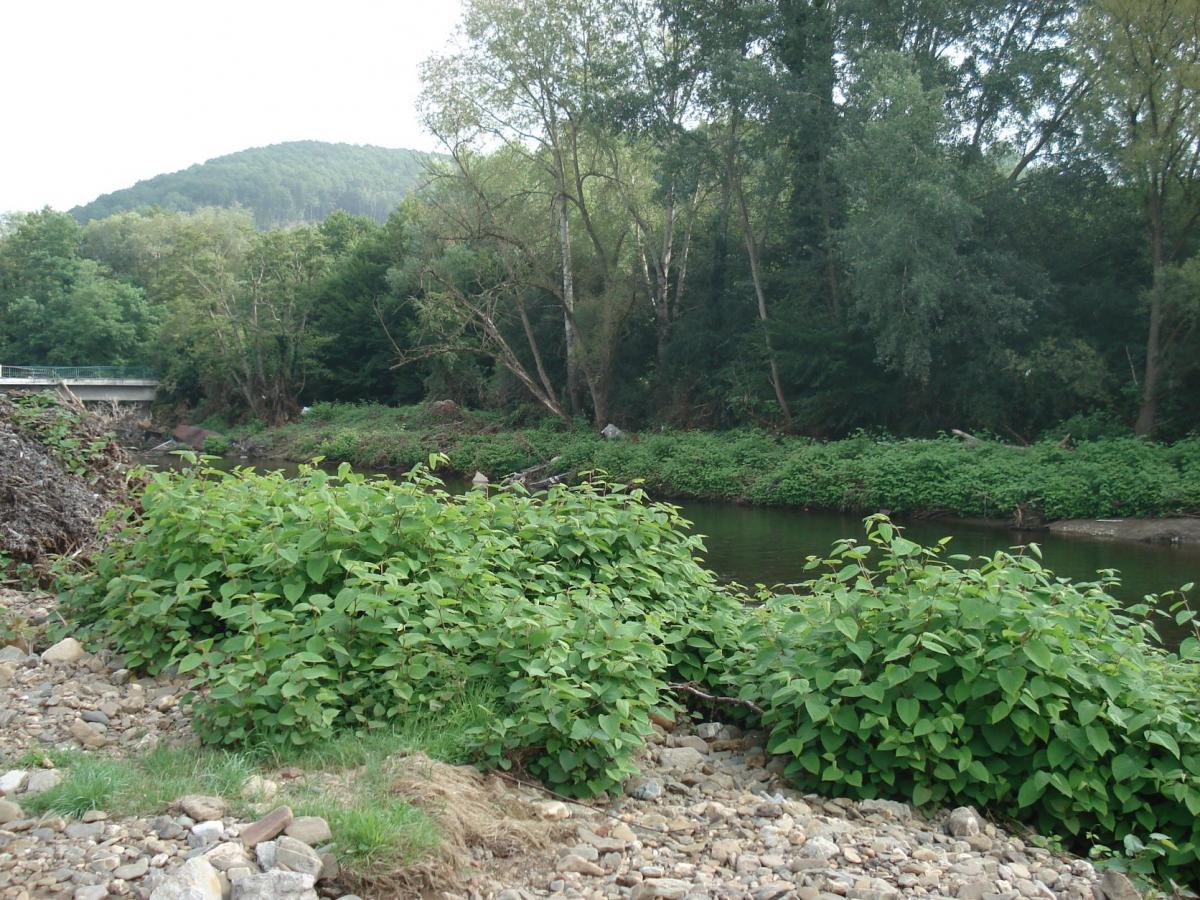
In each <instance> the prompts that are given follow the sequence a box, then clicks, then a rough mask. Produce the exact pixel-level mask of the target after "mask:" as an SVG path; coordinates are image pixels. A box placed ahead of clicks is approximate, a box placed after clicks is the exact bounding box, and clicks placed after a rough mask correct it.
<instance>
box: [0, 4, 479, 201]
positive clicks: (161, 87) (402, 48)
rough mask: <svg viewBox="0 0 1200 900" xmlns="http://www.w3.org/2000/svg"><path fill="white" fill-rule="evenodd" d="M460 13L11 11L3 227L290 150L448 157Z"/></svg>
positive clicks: (115, 7) (128, 8)
mask: <svg viewBox="0 0 1200 900" xmlns="http://www.w3.org/2000/svg"><path fill="white" fill-rule="evenodd" d="M458 15H459V0H390V2H389V0H325V2H315V0H240V2H233V0H204V2H186V0H153V2H151V0H0V212H5V211H16V210H32V209H39V208H41V207H42V206H44V205H47V204H49V205H50V206H52V207H54V208H55V209H62V210H65V209H69V208H70V207H72V206H75V205H77V204H80V203H86V202H88V201H89V200H92V199H94V198H95V197H97V196H98V195H100V194H102V193H107V192H109V191H113V190H117V189H119V188H123V187H128V186H130V185H132V184H133V183H134V182H135V181H138V180H140V179H143V178H151V177H153V176H154V175H158V174H160V173H163V172H174V171H177V170H178V169H182V168H185V167H187V166H189V165H191V164H192V163H198V162H203V161H204V160H206V159H211V158H212V157H214V156H220V155H222V154H225V153H232V152H234V151H236V150H244V149H246V148H247V147H258V146H262V145H264V144H275V143H279V142H280V141H291V140H322V141H342V142H345V143H351V144H378V145H380V146H383V147H411V148H415V149H421V150H432V149H435V147H434V143H433V139H432V138H431V137H430V136H429V135H427V134H425V133H424V132H423V131H422V129H421V126H420V125H419V124H418V122H417V116H416V111H415V103H416V99H417V94H418V92H419V90H420V82H419V78H418V74H417V68H418V65H419V64H420V62H421V61H422V60H423V59H424V58H425V57H426V56H428V55H429V54H430V53H432V52H434V51H435V50H438V49H440V48H441V47H442V45H443V44H444V43H445V42H446V40H447V39H448V38H449V36H450V34H451V32H452V30H453V27H454V24H455V23H456V21H457V19H458Z"/></svg>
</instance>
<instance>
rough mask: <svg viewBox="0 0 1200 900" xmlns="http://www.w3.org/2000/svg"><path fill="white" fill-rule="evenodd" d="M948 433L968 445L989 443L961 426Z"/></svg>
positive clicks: (1012, 447) (1016, 446)
mask: <svg viewBox="0 0 1200 900" xmlns="http://www.w3.org/2000/svg"><path fill="white" fill-rule="evenodd" d="M950 433H951V434H952V435H954V436H955V437H956V438H958V439H959V440H960V441H962V442H963V443H964V444H966V445H967V446H968V447H982V446H983V445H984V444H988V443H991V442H990V441H985V440H984V439H983V438H980V437H975V435H973V434H970V433H969V432H966V431H963V430H962V429H961V428H951V429H950ZM1018 437H1019V435H1018ZM1067 437H1068V438H1069V437H1070V435H1067ZM1064 440H1065V439H1064ZM1000 446H1001V447H1003V448H1005V449H1006V450H1028V449H1029V448H1028V447H1022V446H1021V445H1020V444H1000ZM1059 446H1065V444H1060V445H1059Z"/></svg>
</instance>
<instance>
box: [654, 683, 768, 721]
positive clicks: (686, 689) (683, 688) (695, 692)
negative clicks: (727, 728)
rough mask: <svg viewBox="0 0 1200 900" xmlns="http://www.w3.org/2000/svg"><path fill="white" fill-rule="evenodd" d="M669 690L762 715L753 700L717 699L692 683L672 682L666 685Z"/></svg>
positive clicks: (714, 695) (737, 698)
mask: <svg viewBox="0 0 1200 900" xmlns="http://www.w3.org/2000/svg"><path fill="white" fill-rule="evenodd" d="M667 687H669V688H670V689H671V690H673V691H677V692H678V693H680V694H687V695H689V696H691V697H697V698H699V699H701V700H705V701H707V702H708V703H724V704H727V705H730V706H744V707H746V708H747V709H750V710H753V711H754V712H756V713H758V714H759V715H760V716H761V715H762V712H763V708H762V707H761V706H759V705H758V704H757V703H755V702H754V701H753V700H743V699H741V698H740V697H718V696H717V695H716V694H710V693H708V692H707V691H702V690H700V688H698V687H696V683H695V682H694V681H686V682H679V681H673V682H671V683H669V684H668V685H667Z"/></svg>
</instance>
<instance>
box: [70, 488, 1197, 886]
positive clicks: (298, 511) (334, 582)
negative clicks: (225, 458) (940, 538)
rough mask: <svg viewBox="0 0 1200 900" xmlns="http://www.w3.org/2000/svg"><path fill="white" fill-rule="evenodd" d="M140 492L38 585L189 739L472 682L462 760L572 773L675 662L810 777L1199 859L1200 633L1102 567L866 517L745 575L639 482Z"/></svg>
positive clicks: (250, 741) (458, 697)
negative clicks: (808, 554)
mask: <svg viewBox="0 0 1200 900" xmlns="http://www.w3.org/2000/svg"><path fill="white" fill-rule="evenodd" d="M142 508H143V514H142V517H140V518H139V519H137V520H136V521H132V522H131V523H129V525H128V526H127V528H126V529H125V530H124V531H123V532H122V533H121V534H120V535H119V536H117V537H116V538H115V539H114V540H113V541H111V542H110V543H109V545H108V547H107V549H106V550H105V552H104V554H103V556H102V557H101V558H100V559H99V560H97V563H96V566H95V569H94V570H93V571H92V572H89V573H85V574H81V575H73V576H69V577H68V578H66V579H65V580H64V582H63V583H62V584H61V587H62V588H63V590H64V593H63V596H62V598H61V600H60V610H62V611H63V612H64V613H65V614H66V615H68V616H69V617H70V618H72V619H73V620H74V621H76V622H79V623H83V624H85V625H88V626H90V628H91V629H92V631H93V633H94V634H95V636H96V637H97V638H103V639H105V640H108V641H110V642H112V644H113V645H114V646H115V647H116V648H117V649H119V650H120V651H121V652H122V653H124V654H125V658H126V660H127V662H128V663H129V664H130V665H131V666H134V667H137V668H142V669H146V670H149V671H151V672H154V671H158V670H161V669H163V668H165V667H167V666H175V667H177V669H178V671H179V672H181V673H185V674H189V675H190V676H191V677H193V678H194V686H195V688H197V689H198V691H199V693H198V694H197V703H198V707H197V714H198V729H199V732H200V735H201V737H202V738H203V740H204V741H205V742H206V743H209V744H214V745H219V746H226V747H230V748H232V749H238V748H245V747H260V748H261V747H264V746H265V747H274V748H275V749H276V751H277V752H279V753H281V754H284V755H287V754H296V753H301V754H303V753H312V754H316V755H318V756H319V755H321V753H322V752H324V750H325V749H326V748H328V747H329V746H341V745H344V744H345V740H344V737H345V735H347V734H353V733H356V732H365V733H367V734H368V735H369V734H370V733H372V732H376V733H381V734H384V735H385V736H386V735H387V734H388V733H389V732H390V730H391V729H393V728H394V727H396V726H397V724H399V723H403V722H404V721H406V720H408V719H409V718H416V719H418V720H420V719H422V718H423V717H425V716H427V715H429V714H430V713H433V714H434V715H436V714H437V711H438V710H442V709H450V708H455V704H456V703H460V702H461V701H462V699H463V698H464V697H471V698H472V700H471V703H472V707H473V708H474V709H476V711H477V712H478V711H480V710H486V714H481V715H475V716H469V717H467V720H465V721H463V722H460V723H459V724H460V725H461V726H462V727H460V728H457V729H456V731H455V733H456V734H457V735H458V736H459V745H458V752H460V753H461V754H462V756H463V757H464V758H468V759H471V760H473V761H475V762H478V763H481V764H484V765H488V766H500V767H502V768H516V769H517V770H519V771H524V772H528V773H530V774H532V775H535V776H536V777H538V778H539V779H541V780H542V781H544V782H545V783H546V784H548V785H550V786H552V787H553V788H555V789H556V790H558V791H561V792H565V793H570V794H573V795H578V796H584V797H586V796H593V795H596V794H598V793H602V792H605V791H612V790H618V789H619V788H620V785H621V784H622V783H623V782H624V780H625V779H626V778H627V777H629V775H630V774H631V773H633V772H634V771H635V769H636V754H637V752H638V748H639V747H640V746H641V744H642V740H643V738H644V736H645V735H646V734H647V733H648V731H649V729H650V717H651V714H653V713H668V712H669V711H670V710H671V709H672V708H673V707H675V706H676V705H677V704H678V703H680V702H681V700H683V699H686V694H682V693H679V692H677V691H676V686H677V685H679V684H685V685H686V684H690V685H698V686H700V687H701V688H702V689H705V690H707V691H710V692H712V693H714V694H716V695H718V696H723V697H728V698H731V699H735V700H737V701H739V702H738V703H730V704H727V705H725V706H723V707H722V708H723V710H724V711H725V713H726V714H729V715H734V716H738V717H740V718H743V719H745V720H746V721H747V722H748V723H751V724H754V725H756V726H757V725H761V726H762V727H765V728H767V729H769V730H770V735H771V737H770V741H771V743H770V749H771V750H772V751H774V752H776V753H779V754H782V755H784V756H785V757H787V758H788V760H789V763H788V770H787V771H788V774H789V776H791V777H792V778H794V779H795V780H797V781H798V782H799V783H801V784H803V785H806V786H808V787H810V788H812V789H814V790H818V791H834V792H836V793H849V794H851V795H854V796H880V795H884V796H893V797H902V798H904V799H909V800H912V801H913V802H915V803H917V804H919V805H920V804H934V803H936V804H950V803H956V802H971V803H976V804H980V805H981V806H985V807H986V808H988V809H990V810H991V811H993V812H994V813H996V814H998V815H1002V816H1006V817H1012V818H1015V819H1019V820H1022V821H1028V822H1033V823H1036V824H1037V825H1038V827H1040V828H1042V829H1045V830H1046V831H1049V832H1052V833H1055V834H1058V835H1060V836H1061V837H1063V838H1064V839H1065V840H1067V841H1068V842H1072V843H1073V844H1074V845H1076V846H1077V847H1078V848H1079V849H1087V848H1089V847H1093V846H1095V845H1102V846H1103V847H1105V848H1108V852H1116V853H1118V854H1123V853H1126V852H1129V853H1130V854H1131V855H1132V856H1134V857H1135V858H1136V860H1137V864H1138V865H1141V866H1143V867H1144V870H1145V871H1148V872H1149V871H1154V872H1157V873H1158V874H1159V875H1171V876H1174V877H1177V878H1183V879H1186V880H1191V879H1194V878H1195V877H1196V875H1197V871H1198V866H1197V858H1198V853H1197V847H1198V846H1200V845H1198V844H1197V835H1196V833H1195V829H1196V825H1195V823H1196V821H1197V818H1196V815H1195V813H1196V811H1198V810H1200V792H1198V791H1196V789H1195V788H1194V786H1193V784H1192V782H1193V780H1194V778H1195V777H1196V775H1198V774H1200V772H1198V771H1197V765H1198V763H1197V760H1200V714H1197V712H1196V709H1195V703H1194V692H1195V685H1196V679H1197V676H1198V675H1200V668H1198V667H1197V666H1198V663H1197V647H1198V644H1197V641H1196V640H1195V639H1191V640H1188V641H1185V642H1184V644H1183V646H1182V648H1181V651H1180V653H1181V654H1182V655H1177V654H1174V653H1168V652H1166V651H1164V650H1162V649H1160V647H1159V646H1158V643H1157V640H1156V637H1155V633H1154V628H1153V622H1152V620H1151V619H1149V618H1148V615H1149V612H1148V607H1144V608H1136V609H1132V610H1128V611H1122V610H1121V609H1120V608H1119V607H1118V605H1117V603H1116V601H1115V600H1113V598H1112V597H1111V595H1110V593H1109V591H1110V590H1111V589H1112V587H1113V586H1114V583H1115V582H1114V580H1113V579H1112V578H1110V577H1105V578H1103V579H1101V580H1100V581H1098V582H1095V583H1090V584H1084V583H1079V584H1073V583H1070V582H1067V581H1065V580H1062V579H1056V578H1054V576H1053V575H1052V573H1050V572H1047V571H1045V570H1044V569H1042V568H1041V566H1040V565H1039V564H1038V562H1037V559H1036V553H1032V555H1023V556H1013V555H1010V554H1006V553H997V554H995V555H994V556H993V557H991V558H987V559H976V560H969V559H956V560H953V562H954V564H953V565H951V562H952V560H949V559H947V558H945V553H946V551H945V549H944V547H931V548H922V547H920V546H918V545H916V544H914V543H912V542H911V541H908V540H907V539H905V538H904V537H903V536H902V535H901V533H900V531H899V530H898V529H897V528H895V527H894V526H893V525H892V524H891V523H890V522H888V521H887V520H886V519H885V518H883V517H874V518H872V519H871V520H870V521H869V523H868V530H867V542H866V543H860V542H858V541H855V540H846V541H844V542H841V543H839V544H838V545H837V546H836V547H835V548H834V551H833V553H832V554H831V555H830V556H829V558H828V559H818V558H812V559H810V561H809V567H810V568H811V569H812V570H813V578H812V580H810V581H808V582H806V583H804V584H802V585H799V586H798V587H796V588H795V589H794V591H793V592H789V593H784V594H779V595H771V594H768V593H764V594H762V595H760V596H757V597H754V598H749V597H746V596H743V595H742V594H740V593H739V591H740V589H738V588H736V587H727V586H721V585H719V584H717V583H716V581H715V579H714V577H713V576H712V575H711V574H710V573H708V572H706V571H705V570H704V569H703V568H702V567H701V566H700V564H699V563H698V562H696V560H695V556H694V554H696V553H697V552H698V551H699V550H700V549H701V546H700V543H699V539H698V538H696V537H693V536H689V535H687V533H686V531H685V530H684V527H683V523H682V522H681V521H680V520H679V519H678V518H677V514H676V513H675V512H674V511H673V510H672V509H671V508H669V507H664V506H659V505H654V504H650V503H648V502H647V501H646V498H645V497H644V496H642V495H640V494H638V493H637V492H630V491H627V490H625V489H622V488H620V487H619V486H615V485H606V484H602V483H589V484H583V485H580V486H577V487H570V488H568V487H563V486H558V487H554V488H552V489H551V490H550V491H549V492H548V493H546V494H545V495H544V496H533V495H529V494H527V493H526V492H524V491H523V490H521V489H519V488H516V489H507V490H502V491H493V492H491V493H485V492H483V491H473V492H469V493H468V494H466V495H463V496H453V495H450V494H447V493H446V492H444V491H443V490H441V489H440V486H439V484H438V483H437V481H436V479H434V478H433V477H432V476H431V475H430V474H429V473H428V472H427V471H426V470H425V469H423V468H418V469H416V470H415V471H414V472H413V473H411V474H410V475H409V476H408V477H406V478H405V479H403V480H401V481H399V482H392V481H388V480H386V479H366V478H363V477H361V476H357V475H354V474H353V473H351V472H350V470H349V469H348V467H343V468H342V469H341V470H340V471H339V472H338V473H337V474H336V475H334V474H330V473H326V472H322V471H320V470H317V469H307V470H305V471H303V472H302V473H301V475H300V476H299V477H298V478H296V479H291V480H289V479H286V478H284V477H283V476H282V475H280V474H278V473H276V474H268V475H259V474H255V473H253V472H250V471H247V470H241V471H238V472H233V473H230V472H218V471H213V470H206V469H195V470H187V471H184V472H181V473H175V472H160V473H157V474H155V475H154V476H153V478H152V480H151V483H150V484H149V486H148V489H147V491H146V494H145V497H144V499H143V503H142ZM750 599H754V600H756V601H757V602H756V603H747V602H746V601H747V600H750ZM1187 612H1188V611H1187V607H1186V604H1184V605H1181V606H1180V615H1179V620H1180V621H1187Z"/></svg>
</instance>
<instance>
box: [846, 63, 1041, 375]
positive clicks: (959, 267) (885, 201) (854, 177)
mask: <svg viewBox="0 0 1200 900" xmlns="http://www.w3.org/2000/svg"><path fill="white" fill-rule="evenodd" d="M852 105H853V107H854V109H855V111H856V115H857V116H858V117H859V122H858V124H857V127H856V128H854V129H853V130H852V131H851V133H850V134H849V135H848V136H847V139H846V140H845V142H844V144H843V146H842V148H841V149H840V151H839V154H838V164H839V166H840V169H841V178H840V180H841V182H842V183H843V184H845V185H846V186H847V193H848V199H849V208H848V210H847V220H846V225H845V227H844V228H843V230H842V235H841V253H842V256H843V257H844V258H845V260H846V262H847V265H848V267H849V274H850V279H851V285H850V286H851V290H852V293H853V296H854V306H855V311H856V312H857V313H858V314H859V315H860V316H861V317H862V320H863V321H864V322H865V324H866V326H867V328H868V330H869V331H870V333H871V334H872V336H873V338H874V341H875V346H876V350H877V353H878V355H879V358H880V361H881V362H882V363H883V364H884V365H885V366H887V367H888V368H889V369H892V370H893V371H897V372H900V373H902V374H904V375H906V376H908V377H910V378H914V379H917V380H919V381H922V382H924V381H927V380H928V379H929V377H930V372H931V367H932V366H933V363H934V359H935V356H937V355H938V353H937V351H938V349H939V347H944V346H953V345H961V344H963V343H967V344H969V345H971V346H974V347H977V348H979V350H980V352H983V353H986V352H988V350H989V349H991V348H995V347H996V346H997V345H998V344H999V343H1000V342H1001V341H1002V340H1003V338H1004V335H1005V334H1006V333H1011V332H1012V331H1014V330H1016V329H1019V327H1020V326H1021V323H1022V317H1023V313H1024V312H1025V310H1027V309H1028V298H1025V297H1021V296H1020V295H1019V294H1017V293H1016V292H1014V291H1013V289H1012V288H1011V286H1009V285H1007V284H1005V279H1004V278H1003V277H1002V273H1003V272H1005V271H1006V270H1009V269H1011V268H1012V267H1011V266H1007V265H1005V264H1004V262H1005V261H1004V260H1003V258H997V257H998V254H996V253H995V252H994V251H992V250H990V249H989V248H986V247H983V246H981V245H980V243H979V242H978V241H977V240H976V232H977V231H978V228H979V223H980V219H981V211H980V209H979V208H978V207H977V206H976V205H975V204H974V203H972V201H971V199H970V197H969V194H968V190H969V189H970V188H971V187H972V184H971V183H970V182H969V181H964V176H963V175H962V174H961V173H960V170H959V167H958V165H957V164H956V162H955V161H954V160H953V159H952V158H951V157H950V155H949V152H948V150H947V144H948V138H949V132H950V125H949V123H948V122H947V121H946V118H945V112H944V104H943V99H942V95H941V91H940V90H938V89H937V88H929V89H927V88H925V87H923V86H922V83H921V79H920V76H919V74H918V73H917V72H916V71H915V70H914V68H913V67H912V65H911V64H910V62H909V61H908V60H907V59H906V58H905V57H903V56H901V55H900V54H898V53H894V52H891V51H881V52H879V53H876V54H872V55H870V56H867V57H866V58H864V59H863V60H862V62H861V63H860V66H859V71H858V77H857V78H856V81H855V87H854V93H853V96H852Z"/></svg>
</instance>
